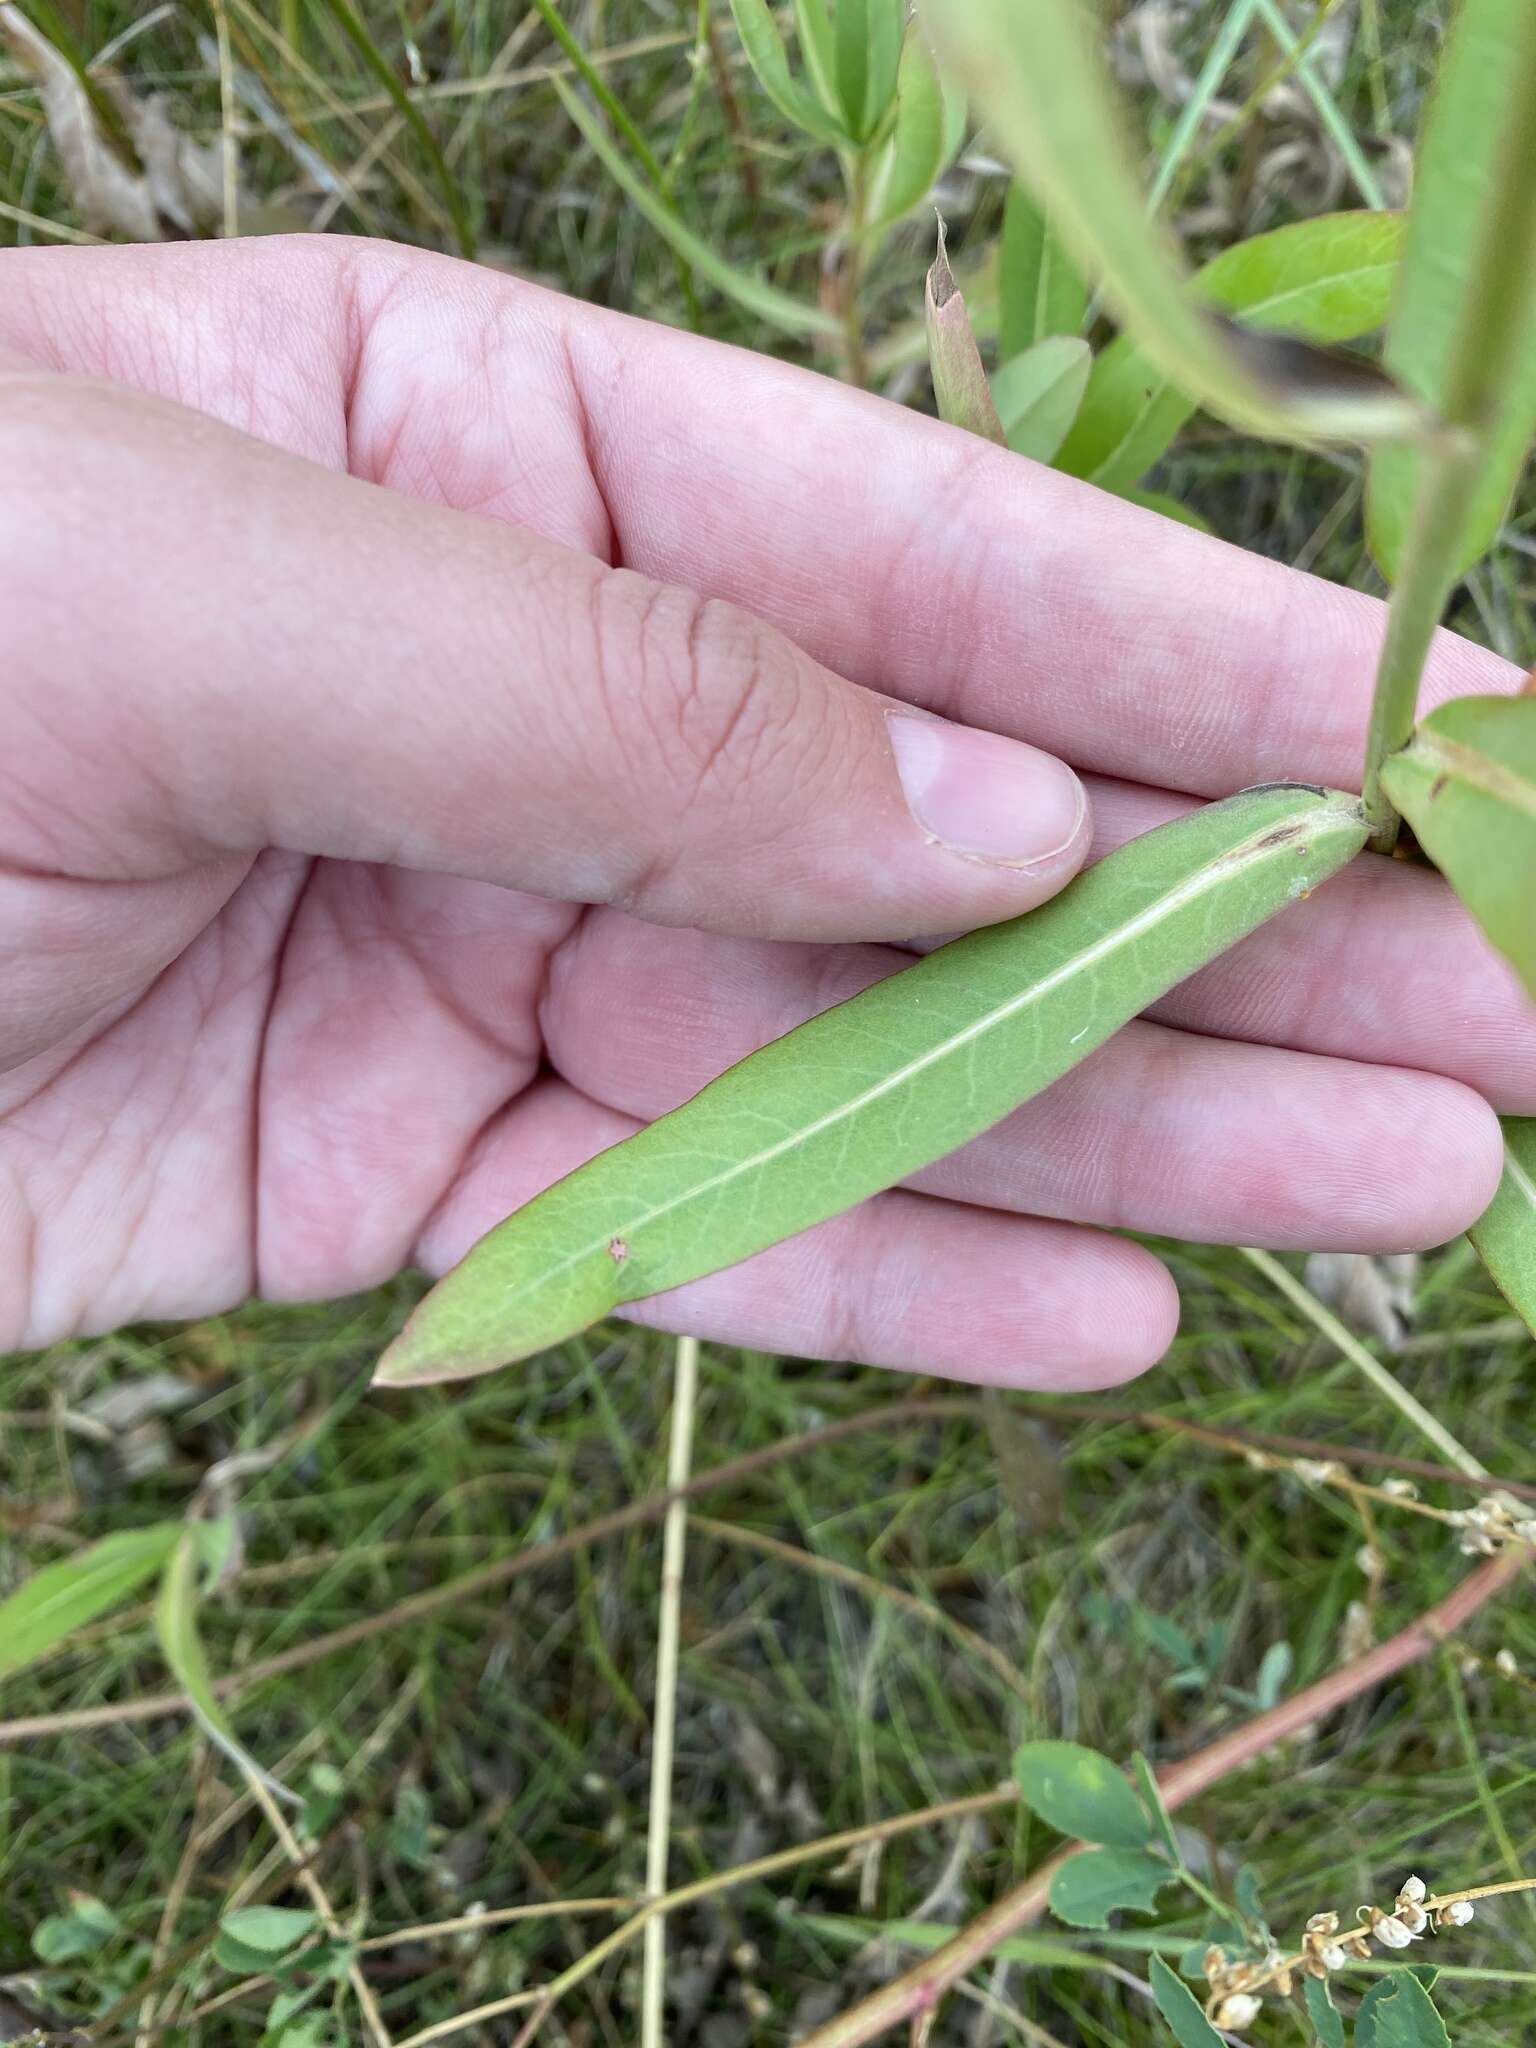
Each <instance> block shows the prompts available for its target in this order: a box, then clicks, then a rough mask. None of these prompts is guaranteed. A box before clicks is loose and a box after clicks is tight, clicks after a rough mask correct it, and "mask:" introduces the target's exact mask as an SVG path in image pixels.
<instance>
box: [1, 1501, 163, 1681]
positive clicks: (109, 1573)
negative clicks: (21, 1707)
mask: <svg viewBox="0 0 1536 2048" xmlns="http://www.w3.org/2000/svg"><path fill="white" fill-rule="evenodd" d="M180 1538H181V1524H180V1523H179V1522H160V1523H157V1524H156V1525H155V1526H154V1527H153V1528H150V1529H125V1530H123V1531H122V1533H121V1534H120V1535H117V1536H104V1537H103V1538H102V1540H101V1542H99V1543H93V1544H91V1545H90V1546H89V1548H88V1549H85V1550H77V1551H76V1552H75V1554H74V1555H73V1556H72V1557H64V1558H60V1559H59V1561H58V1563H57V1564H49V1565H44V1566H43V1568H42V1570H41V1571H38V1572H34V1573H33V1574H32V1576H31V1578H29V1579H26V1580H24V1581H23V1583H22V1584H21V1585H20V1586H18V1587H17V1589H16V1591H15V1592H14V1593H12V1594H11V1596H10V1598H9V1599H8V1600H5V1601H0V1678H9V1677H10V1676H11V1674H12V1673H13V1672H17V1671H23V1670H25V1669H26V1667H27V1665H29V1664H33V1663H35V1662H36V1661H37V1659H38V1658H39V1657H41V1656H42V1655H43V1654H44V1652H45V1651H47V1650H51V1649H52V1648H53V1647H54V1645H55V1644H56V1643H62V1642H65V1641H67V1640H68V1638H69V1637H70V1636H72V1635H73V1634H74V1633H75V1631H76V1629H81V1628H84V1627H85V1625H86V1623H87V1622H90V1621H94V1620H95V1619H96V1617H97V1616H98V1615H99V1614H106V1613H109V1612H110V1611H111V1609H112V1608H114V1607H118V1606H120V1605H121V1604H122V1602H123V1601H124V1600H126V1599H127V1598H128V1597H129V1595H130V1594H131V1593H135V1592H137V1591H138V1589H139V1587H140V1586H142V1585H145V1584H147V1582H148V1581H149V1580H150V1579H152V1578H153V1577H154V1576H155V1574H156V1573H157V1572H158V1571H159V1570H160V1569H161V1567H162V1566H163V1565H164V1563H165V1561H166V1559H167V1558H168V1557H169V1556H170V1555H171V1552H172V1551H173V1550H174V1549H175V1548H176V1545H177V1543H178V1542H179V1541H180Z"/></svg>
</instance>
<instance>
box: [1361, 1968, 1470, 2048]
mask: <svg viewBox="0 0 1536 2048" xmlns="http://www.w3.org/2000/svg"><path fill="white" fill-rule="evenodd" d="M1355 2048H1451V2037H1450V2035H1449V2034H1448V2033H1447V2032H1446V2031H1445V2021H1444V2020H1443V2019H1441V2017H1440V2015H1439V2013H1437V2012H1436V2011H1435V2002H1434V2000H1433V1999H1432V1998H1431V1997H1430V1995H1429V1993H1428V1992H1427V1991H1426V1990H1425V1989H1424V1986H1423V1985H1422V1984H1421V1983H1420V1982H1419V1980H1418V1978H1417V1977H1415V1976H1414V1974H1413V1972H1412V1971H1411V1970H1402V1971H1399V1972H1397V1973H1395V1974H1394V1975H1392V1976H1390V1977H1383V1978H1382V1980H1381V1981H1380V1983H1378V1984H1373V1985H1372V1986H1371V1988H1370V1990H1369V1991H1367V1992H1366V1994H1365V1996H1364V1998H1362V1999H1361V2001H1360V2010H1359V2012H1358V2013H1357V2014H1356V2015H1355Z"/></svg>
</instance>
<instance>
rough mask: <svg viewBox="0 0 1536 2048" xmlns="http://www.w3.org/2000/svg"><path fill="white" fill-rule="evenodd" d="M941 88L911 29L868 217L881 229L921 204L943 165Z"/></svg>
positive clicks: (945, 141)
mask: <svg viewBox="0 0 1536 2048" xmlns="http://www.w3.org/2000/svg"><path fill="white" fill-rule="evenodd" d="M947 127H948V124H947V121H946V116H945V105H944V88H943V86H942V84H941V83H940V80H939V74H938V72H937V71H936V70H935V68H934V63H933V58H932V57H931V56H930V55H929V53H928V49H927V46H926V44H925V43H924V41H923V37H922V32H921V30H920V29H919V28H916V27H914V28H913V30H912V32H911V33H910V34H909V35H908V37H907V40H906V44H905V47H904V48H903V50H902V53H901V69H900V71H899V72H898V74H897V78H896V121H895V125H894V126H893V128H892V130H891V135H890V139H889V141H888V142H887V143H886V144H885V146H884V149H883V150H882V152H881V156H880V162H879V165H878V168H877V169H876V171H875V176H874V189H873V195H872V199H871V204H870V217H871V220H872V222H873V224H874V226H876V227H877V228H878V227H885V226H888V225H889V224H890V223H891V222H892V221H896V220H900V219H902V217H903V216H904V215H906V214H908V213H910V212H911V211H912V209H913V207H914V206H918V205H921V203H922V202H923V200H925V199H926V198H927V197H928V194H929V193H930V192H931V191H932V190H933V185H934V181H935V179H936V178H937V177H938V175H939V173H940V172H941V171H942V170H943V169H944V166H945V164H946V163H947V162H948V160H949V159H948V156H947V155H946V149H947V144H948V135H947Z"/></svg>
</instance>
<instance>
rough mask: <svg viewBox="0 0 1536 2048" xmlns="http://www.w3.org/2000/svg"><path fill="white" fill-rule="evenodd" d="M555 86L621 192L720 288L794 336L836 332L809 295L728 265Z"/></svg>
mask: <svg viewBox="0 0 1536 2048" xmlns="http://www.w3.org/2000/svg"><path fill="white" fill-rule="evenodd" d="M550 84H551V85H552V86H553V87H554V89H555V91H556V93H557V94H558V95H559V98H560V103H561V105H562V106H563V107H564V108H565V111H566V112H567V113H568V114H569V115H570V117H571V119H572V120H573V121H574V122H575V124H576V126H577V127H578V128H579V129H580V130H581V132H582V134H583V135H584V136H585V137H586V140H587V144H588V146H589V147H590V149H591V151H592V154H593V155H594V156H595V157H596V158H597V159H598V161H599V162H600V163H601V164H602V166H603V168H604V170H606V171H607V173H608V175H609V177H610V178H612V180H613V182H614V183H615V184H616V185H617V186H618V188H619V190H620V191H621V192H622V193H623V194H624V196H625V198H626V199H628V200H629V202H630V204H631V205H632V206H633V207H634V208H635V210H636V211H637V212H638V213H642V214H644V216H645V218H646V219H647V220H648V221H649V222H650V224H651V226H652V227H653V228H654V229H655V230H656V232H657V234H658V235H660V236H661V238H662V240H663V241H664V242H666V243H667V244H668V246H669V247H670V248H672V249H673V250H675V251H676V253H677V254H678V255H679V256H681V257H682V258H683V260H684V262H685V263H689V264H691V265H692V266H693V268H694V269H695V270H696V271H697V272H698V274H699V276H700V277H702V278H706V279H707V280H708V281H709V283H710V284H712V285H713V286H714V287H715V289H716V291H719V292H723V293H724V294H725V296H726V297H727V298H728V299H734V300H735V302H736V304H737V305H738V306H744V307H745V308H746V310H747V311H748V312H749V313H754V314H756V316H757V318H758V319H759V320H764V321H766V322H767V323H768V325H769V326H770V327H780V328H783V329H784V331H785V332H786V333H788V334H834V333H836V332H837V331H838V322H837V320H836V319H835V317H834V316H833V315H832V314H830V313H824V312H823V311H822V309H821V308H820V307H819V306H813V305H810V304H809V303H808V302H807V301H806V300H804V299H796V298H792V297H791V296H790V294H789V293H788V292H781V291H779V290H778V288H777V287H776V286H774V285H771V284H765V283H764V282H763V280H762V279H761V278H760V277H753V276H752V275H751V274H750V273H749V272H748V271H745V270H738V269H737V268H736V266H735V265H734V264H732V263H727V262H726V260H725V258H724V257H723V256H718V255H716V253H715V251H714V250H713V249H712V248H711V247H710V246H709V244H708V243H707V242H705V241H701V240H700V238H699V237H698V236H697V235H696V234H695V233H694V232H693V230H692V229H691V228H690V227H688V226H687V225H685V223H684V222H683V221H681V220H680V219H679V218H678V216H677V214H676V213H675V212H674V211H673V209H672V208H671V206H669V205H668V203H667V201H666V200H664V199H663V198H662V197H661V195H660V194H659V193H657V192H653V191H652V190H651V188H650V187H649V186H648V185H646V184H644V183H643V182H642V181H641V180H640V179H639V178H638V177H636V175H635V173H634V172H633V170H631V168H630V167H629V165H628V164H627V163H626V162H625V160H624V158H623V157H622V156H621V155H620V154H619V152H618V150H616V149H615V148H614V146H613V144H612V143H611V142H610V141H609V139H608V137H607V136H606V135H605V134H604V133H603V131H602V129H601V128H600V127H599V126H598V124H597V121H596V119H595V118H594V116H593V115H592V113H591V112H590V110H589V109H588V108H587V107H585V106H584V105H583V104H582V102H581V101H580V100H579V99H578V98H577V96H576V94H575V93H573V92H572V91H571V89H570V87H569V86H568V85H567V84H566V82H565V80H564V79H563V78H551V80H550Z"/></svg>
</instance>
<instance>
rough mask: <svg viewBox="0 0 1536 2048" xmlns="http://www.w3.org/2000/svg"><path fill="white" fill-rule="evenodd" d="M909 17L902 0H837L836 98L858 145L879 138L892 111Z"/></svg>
mask: <svg viewBox="0 0 1536 2048" xmlns="http://www.w3.org/2000/svg"><path fill="white" fill-rule="evenodd" d="M904 19H905V11H904V8H903V6H902V0H837V14H836V19H835V22H834V27H833V50H834V59H835V63H836V70H837V95H838V98H839V100H840V101H841V102H842V108H843V115H844V118H845V120H846V122H847V127H848V133H849V134H850V135H851V136H852V137H853V138H854V140H855V141H857V142H862V141H864V140H865V139H866V138H867V137H869V136H871V135H873V134H874V132H875V130H876V129H877V128H878V127H879V126H880V123H881V122H882V121H883V120H884V118H885V115H886V113H887V111H888V109H889V107H890V104H891V96H892V94H893V93H894V92H895V90H896V71H897V67H898V65H899V64H900V61H901V39H902V29H903V25H904Z"/></svg>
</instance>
